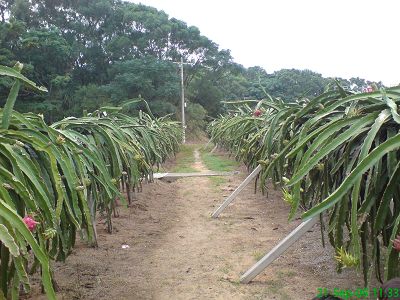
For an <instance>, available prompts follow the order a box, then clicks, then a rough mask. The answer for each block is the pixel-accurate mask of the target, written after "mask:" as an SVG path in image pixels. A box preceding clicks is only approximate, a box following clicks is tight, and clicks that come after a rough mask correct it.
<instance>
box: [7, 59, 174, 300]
mask: <svg viewBox="0 0 400 300" xmlns="http://www.w3.org/2000/svg"><path fill="white" fill-rule="evenodd" d="M20 70H21V66H20V65H17V66H16V67H15V68H8V67H4V66H0V75H7V76H8V78H9V79H12V80H13V81H14V83H13V86H12V89H11V91H10V94H9V96H8V99H7V103H6V105H5V107H4V108H3V109H0V118H1V120H2V128H1V130H0V133H1V135H0V182H1V185H0V248H1V252H0V299H3V298H4V296H7V295H8V296H11V297H12V298H13V299H16V298H18V296H19V289H20V284H23V286H24V289H25V291H29V278H28V271H29V272H30V273H33V272H35V271H36V270H37V269H38V267H40V270H41V274H42V281H43V285H44V288H45V291H46V293H47V296H48V298H49V299H54V298H55V295H54V290H53V285H52V282H51V272H50V260H51V259H57V260H65V258H66V257H67V256H68V254H69V253H70V252H71V249H72V247H74V244H75V239H76V234H77V233H78V232H79V233H80V234H81V236H82V237H84V238H85V239H86V240H87V242H88V243H89V244H92V245H96V231H95V230H96V227H95V222H96V213H97V212H100V213H101V214H103V215H104V216H105V218H106V220H107V223H108V228H109V231H111V230H112V222H111V215H112V211H113V209H114V207H115V201H116V199H117V198H118V199H124V198H123V196H122V194H121V192H120V191H119V187H120V185H121V183H123V184H125V185H126V187H127V192H128V196H129V195H130V192H131V191H133V190H134V189H135V188H136V187H138V186H139V185H140V184H141V182H142V181H143V180H151V178H152V172H153V168H154V166H156V165H158V164H160V163H162V162H163V161H164V160H165V159H166V157H167V156H168V155H170V154H173V153H175V152H176V151H177V150H178V141H179V140H180V139H181V129H180V127H179V124H178V123H177V122H172V121H169V120H168V119H165V118H161V119H156V118H154V117H152V116H150V115H148V114H145V113H143V112H140V114H139V116H137V117H133V116H129V115H126V114H123V113H121V112H120V108H115V107H107V108H103V109H101V110H99V111H95V112H94V113H92V114H89V115H87V116H84V117H82V118H73V117H69V118H66V119H64V120H62V121H60V122H57V123H54V124H53V125H51V126H48V125H47V124H46V122H45V121H44V120H43V116H41V115H37V114H33V113H26V114H21V113H18V112H16V111H13V104H14V103H15V100H16V97H17V95H18V91H19V87H20V86H21V85H24V86H25V87H26V88H29V89H31V90H35V91H45V88H43V87H37V86H36V85H35V84H34V83H33V82H32V81H29V80H28V79H27V78H26V77H24V76H22V75H21V74H20ZM140 101H142V100H140ZM128 201H130V198H128ZM32 255H33V260H32ZM28 267H29V270H28Z"/></svg>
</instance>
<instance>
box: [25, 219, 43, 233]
mask: <svg viewBox="0 0 400 300" xmlns="http://www.w3.org/2000/svg"><path fill="white" fill-rule="evenodd" d="M22 220H24V222H25V224H26V227H28V229H29V230H30V231H31V232H32V231H34V230H35V228H36V225H37V224H39V222H36V221H35V220H34V219H33V218H32V217H30V216H25V217H24V218H23V219H22Z"/></svg>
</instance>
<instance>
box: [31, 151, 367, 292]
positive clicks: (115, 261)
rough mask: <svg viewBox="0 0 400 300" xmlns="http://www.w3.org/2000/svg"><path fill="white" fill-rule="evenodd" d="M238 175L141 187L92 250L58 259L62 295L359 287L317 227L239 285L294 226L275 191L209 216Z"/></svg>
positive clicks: (246, 197)
mask: <svg viewBox="0 0 400 300" xmlns="http://www.w3.org/2000/svg"><path fill="white" fill-rule="evenodd" d="M194 155H195V162H194V164H193V165H192V167H193V168H196V169H198V170H200V171H206V170H207V168H206V167H205V166H204V165H203V163H202V161H201V158H200V155H199V152H198V150H196V151H195V152H194ZM241 171H242V172H241V174H240V175H237V176H231V177H228V181H227V183H226V184H224V185H223V186H220V187H217V186H216V185H215V184H213V183H212V181H211V180H210V179H209V178H203V177H200V178H187V179H179V180H177V181H175V182H173V183H165V182H162V181H157V182H156V183H153V184H150V185H144V187H143V193H140V194H138V197H137V200H136V201H135V204H134V205H133V206H132V207H130V208H120V214H121V216H120V217H119V218H116V219H115V220H114V224H115V225H114V227H115V228H116V229H117V231H118V232H116V233H115V234H113V235H109V234H107V233H106V232H105V228H104V226H103V225H101V226H99V227H98V232H99V245H100V246H99V248H98V249H91V248H87V247H86V246H85V245H78V247H77V248H76V249H75V250H74V253H73V254H72V255H71V256H70V257H69V258H68V260H67V263H66V264H57V265H56V280H57V281H58V283H59V285H60V287H61V289H62V292H61V293H60V298H61V299H311V298H312V297H313V296H314V295H315V294H316V291H317V290H316V289H317V288H318V287H321V288H324V287H325V288H330V289H333V288H335V287H338V288H353V289H354V288H358V287H361V286H362V282H361V276H359V277H358V278H359V279H358V280H357V279H354V278H353V277H355V276H354V273H352V272H351V271H345V272H343V273H342V274H336V272H335V264H334V262H333V261H332V249H330V248H327V249H324V248H322V246H321V243H320V233H319V227H318V226H316V227H315V228H314V229H313V230H312V232H309V233H307V234H306V236H305V237H304V239H302V240H301V241H300V242H299V243H298V244H296V245H295V246H294V247H293V248H291V249H290V250H289V251H288V252H287V253H285V255H283V256H282V257H281V258H279V259H278V260H277V261H276V262H274V264H273V265H272V266H271V267H270V268H268V269H267V270H266V271H265V272H264V273H263V274H262V275H260V276H259V277H257V278H256V280H255V281H254V282H252V283H251V284H248V285H241V284H239V283H238V280H239V277H240V275H241V273H242V272H244V271H246V270H247V269H248V268H249V267H250V266H251V265H252V264H254V263H255V262H256V261H257V259H259V258H260V257H261V256H262V254H264V253H265V252H266V251H267V250H268V249H271V248H272V247H273V246H274V245H275V244H276V243H277V242H278V241H279V240H280V239H282V238H283V237H284V236H285V235H286V234H287V233H289V232H290V230H292V229H293V228H294V227H295V226H296V225H297V224H299V222H300V221H299V220H297V221H294V222H292V223H289V224H288V222H287V213H288V207H287V206H286V205H285V204H284V203H283V201H282V200H281V198H280V193H279V192H277V191H274V190H270V192H269V197H268V198H266V196H263V195H261V193H257V194H254V193H253V191H254V186H253V185H251V186H249V187H247V188H246V190H245V191H244V192H242V194H241V195H240V196H239V198H238V199H237V200H236V201H235V202H234V204H233V205H231V206H230V207H229V208H228V209H227V210H226V212H225V213H224V214H222V215H221V217H220V218H219V219H217V220H214V219H211V218H210V214H211V212H212V211H213V210H214V209H215V208H216V207H217V205H218V204H220V203H221V201H222V200H223V199H224V197H226V196H227V195H229V193H231V191H233V189H234V188H235V187H236V186H237V185H238V184H239V183H240V181H241V180H243V179H244V178H245V176H246V174H247V172H246V170H245V169H243V168H242V169H241ZM122 245H128V246H129V248H128V249H123V248H122ZM36 298H38V297H36Z"/></svg>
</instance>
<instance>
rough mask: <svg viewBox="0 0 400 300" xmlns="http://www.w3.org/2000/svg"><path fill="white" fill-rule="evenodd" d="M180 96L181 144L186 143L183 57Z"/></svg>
mask: <svg viewBox="0 0 400 300" xmlns="http://www.w3.org/2000/svg"><path fill="white" fill-rule="evenodd" d="M181 96H182V103H181V105H182V143H183V144H184V143H185V142H186V124H185V87H184V82H183V57H181Z"/></svg>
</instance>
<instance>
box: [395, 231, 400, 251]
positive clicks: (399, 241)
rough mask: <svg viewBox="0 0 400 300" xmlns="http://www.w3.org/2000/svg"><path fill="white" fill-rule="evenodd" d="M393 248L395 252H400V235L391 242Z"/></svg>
mask: <svg viewBox="0 0 400 300" xmlns="http://www.w3.org/2000/svg"><path fill="white" fill-rule="evenodd" d="M393 248H394V249H396V250H397V251H400V235H398V236H397V237H396V239H395V240H393Z"/></svg>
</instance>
